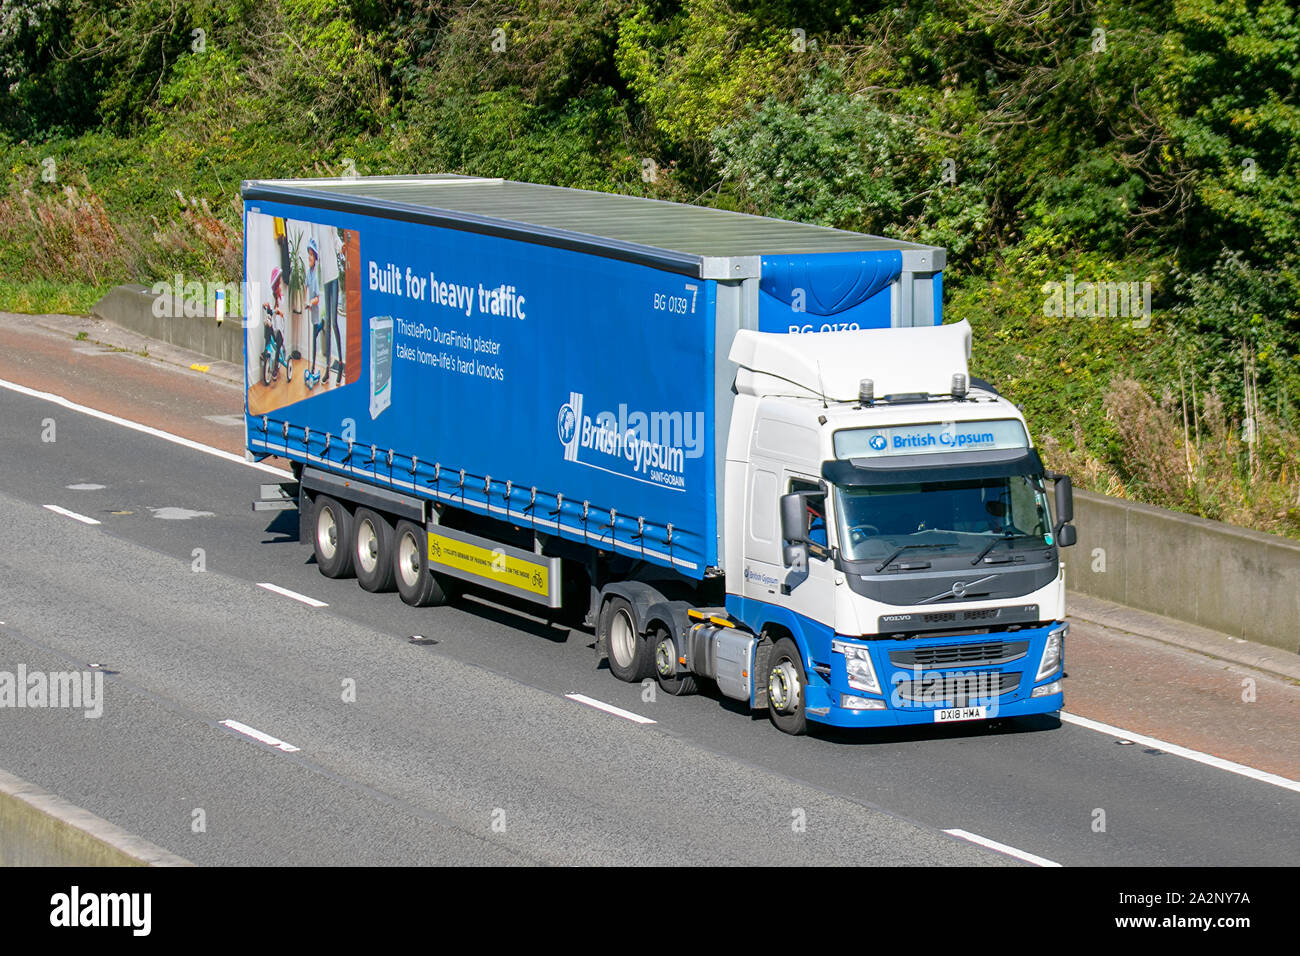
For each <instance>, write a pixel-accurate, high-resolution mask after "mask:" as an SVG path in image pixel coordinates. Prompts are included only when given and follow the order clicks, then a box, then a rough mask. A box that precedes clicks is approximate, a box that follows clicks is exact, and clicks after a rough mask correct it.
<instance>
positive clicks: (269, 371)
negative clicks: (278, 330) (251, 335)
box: [262, 352, 275, 388]
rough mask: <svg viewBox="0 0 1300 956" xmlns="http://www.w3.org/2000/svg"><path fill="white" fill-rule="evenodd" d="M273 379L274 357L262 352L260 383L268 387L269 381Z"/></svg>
mask: <svg viewBox="0 0 1300 956" xmlns="http://www.w3.org/2000/svg"><path fill="white" fill-rule="evenodd" d="M273 381H275V359H273V358H272V357H271V356H269V355H267V354H266V353H265V352H263V353H262V384H263V385H265V386H267V387H268V388H270V386H271V383H272V382H273Z"/></svg>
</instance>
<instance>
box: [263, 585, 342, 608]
mask: <svg viewBox="0 0 1300 956" xmlns="http://www.w3.org/2000/svg"><path fill="white" fill-rule="evenodd" d="M258 587H259V588H266V589H267V590H268V591H270V592H272V593H274V594H282V595H284V596H285V597H287V598H293V599H294V600H295V601H301V602H302V603H303V604H306V605H307V606H309V607H329V605H328V604H326V603H325V602H324V601H318V600H316V599H315V598H310V597H308V596H307V595H305V594H299V593H298V592H297V591H290V590H289V589H288V588H282V587H280V585H278V584H271V583H270V582H269V581H263V582H261V583H260V584H258Z"/></svg>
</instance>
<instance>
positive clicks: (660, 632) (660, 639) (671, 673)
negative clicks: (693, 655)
mask: <svg viewBox="0 0 1300 956" xmlns="http://www.w3.org/2000/svg"><path fill="white" fill-rule="evenodd" d="M650 646H651V650H652V651H653V652H654V662H655V677H656V678H658V679H659V686H660V687H662V688H663V691H664V693H665V694H672V695H673V696H674V697H684V696H686V695H687V694H694V693H695V692H696V691H697V690H698V689H699V686H698V684H697V683H696V681H695V675H694V674H682V673H680V672H679V671H678V670H677V657H678V654H679V652H678V650H677V642H676V641H674V640H673V636H672V635H671V634H670V633H668V628H666V627H664V626H663V625H662V624H660V625H657V626H656V627H655V628H654V630H653V631H652V632H651V634H650Z"/></svg>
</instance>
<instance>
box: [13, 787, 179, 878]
mask: <svg viewBox="0 0 1300 956" xmlns="http://www.w3.org/2000/svg"><path fill="white" fill-rule="evenodd" d="M0 866H193V864H192V863H190V861H189V860H186V859H183V858H181V857H179V856H177V855H176V854H174V853H169V852H167V851H166V850H164V849H162V848H161V847H157V846H154V845H153V844H152V843H150V842H149V841H148V840H144V839H141V838H140V837H138V836H135V835H133V834H130V833H127V832H126V831H125V830H123V829H122V828H121V827H117V826H114V825H113V824H111V823H109V822H108V821H107V820H104V819H102V818H100V817H97V816H95V815H94V814H93V813H90V812H88V811H86V810H83V809H81V808H80V807H77V806H73V805H72V804H71V803H68V801H66V800H64V799H62V798H61V797H56V796H55V795H54V794H52V793H47V792H46V791H44V790H42V789H41V788H40V787H37V786H35V785H33V784H30V783H28V782H27V781H26V780H23V779H21V778H19V777H15V776H14V775H13V774H9V773H5V772H4V771H3V770H0Z"/></svg>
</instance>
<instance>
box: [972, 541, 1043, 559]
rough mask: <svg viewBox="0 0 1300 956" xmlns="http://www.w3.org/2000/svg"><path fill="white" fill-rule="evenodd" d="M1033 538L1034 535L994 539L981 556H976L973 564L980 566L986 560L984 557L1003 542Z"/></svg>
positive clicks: (985, 547)
mask: <svg viewBox="0 0 1300 956" xmlns="http://www.w3.org/2000/svg"><path fill="white" fill-rule="evenodd" d="M1032 537H1033V535H1029V534H1005V535H1003V536H1002V537H1000V538H994V539H993V540H992V541H990V542H989V543H988V544H987V545H985V546H984V550H983V551H981V552H980V553H979V554H977V555H976V556H975V560H974V561H972V562H971V564H972V565H976V564H979V563H980V562H981V561H983V560H984V556H985V555H986V554H988V553H989V552H990V551H992V550H993V549H994V548H996V547H997V546H998V545H999V544H1001V543H1002V542H1003V541H1015V540H1016V538H1032ZM1003 563H1005V562H1003Z"/></svg>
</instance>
